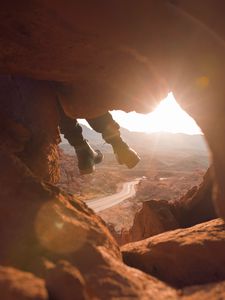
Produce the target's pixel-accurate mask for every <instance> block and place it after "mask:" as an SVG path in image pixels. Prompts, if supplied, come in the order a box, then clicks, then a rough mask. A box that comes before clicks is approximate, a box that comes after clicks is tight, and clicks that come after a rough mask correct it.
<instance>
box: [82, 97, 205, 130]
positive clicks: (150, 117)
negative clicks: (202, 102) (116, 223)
mask: <svg viewBox="0 0 225 300" xmlns="http://www.w3.org/2000/svg"><path fill="white" fill-rule="evenodd" d="M111 113H112V115H113V118H114V119H115V120H116V121H117V122H118V123H119V124H120V126H121V127H124V128H126V129H128V130H130V131H140V132H147V133H153V132H170V133H186V134H201V133H202V132H201V129H200V128H199V127H198V125H197V124H196V122H195V121H194V120H193V119H192V118H191V117H190V116H189V115H188V114H187V113H186V112H185V111H184V110H183V109H182V108H181V107H180V106H179V104H178V103H177V102H176V100H175V98H174V96H173V94H172V93H170V94H169V95H168V96H167V98H166V99H164V100H162V101H161V102H160V104H159V105H158V106H157V107H156V109H155V110H154V111H153V112H151V113H148V114H138V113H136V112H130V113H125V112H123V111H119V110H117V111H112V112H111ZM80 122H81V123H83V124H86V123H85V121H84V120H80Z"/></svg>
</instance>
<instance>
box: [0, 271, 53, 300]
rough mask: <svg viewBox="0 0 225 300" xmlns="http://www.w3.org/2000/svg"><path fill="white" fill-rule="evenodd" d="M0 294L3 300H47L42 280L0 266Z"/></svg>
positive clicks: (29, 274)
mask: <svg viewBox="0 0 225 300" xmlns="http://www.w3.org/2000/svg"><path fill="white" fill-rule="evenodd" d="M0 292H1V299H3V300H35V299H38V300H48V299H49V298H48V293H47V290H46V287H45V282H44V280H42V279H40V278H38V277H36V276H34V275H33V274H31V273H28V272H22V271H19V270H17V269H14V268H9V267H2V266H0Z"/></svg>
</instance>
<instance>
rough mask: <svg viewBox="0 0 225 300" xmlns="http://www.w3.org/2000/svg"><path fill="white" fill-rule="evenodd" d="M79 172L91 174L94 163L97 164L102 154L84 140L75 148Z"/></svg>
mask: <svg viewBox="0 0 225 300" xmlns="http://www.w3.org/2000/svg"><path fill="white" fill-rule="evenodd" d="M75 151H76V154H77V160H78V168H79V170H80V174H81V175H84V174H91V173H93V172H94V170H95V164H99V163H100V162H101V161H102V159H103V154H102V153H101V151H99V150H94V149H93V148H92V147H91V146H90V145H89V143H88V142H87V141H86V140H85V141H84V142H83V144H82V145H81V146H79V147H76V148H75Z"/></svg>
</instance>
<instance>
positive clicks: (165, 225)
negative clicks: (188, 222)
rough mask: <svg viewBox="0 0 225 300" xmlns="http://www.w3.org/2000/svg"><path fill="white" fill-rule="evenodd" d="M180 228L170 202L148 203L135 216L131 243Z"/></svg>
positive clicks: (130, 233) (151, 201) (152, 201)
mask: <svg viewBox="0 0 225 300" xmlns="http://www.w3.org/2000/svg"><path fill="white" fill-rule="evenodd" d="M177 228H179V223H178V222H177V220H176V218H175V216H174V215H173V213H172V211H171V208H170V204H169V203H168V201H164V200H161V201H154V200H150V201H146V202H143V207H142V209H141V210H140V211H139V212H138V213H137V214H136V215H135V218H134V223H133V226H132V227H131V229H130V231H129V236H130V241H132V242H135V241H139V240H143V239H145V238H147V237H150V236H153V235H156V234H159V233H162V232H164V231H168V230H172V229H177Z"/></svg>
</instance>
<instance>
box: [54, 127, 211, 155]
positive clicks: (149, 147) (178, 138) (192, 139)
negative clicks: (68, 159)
mask: <svg viewBox="0 0 225 300" xmlns="http://www.w3.org/2000/svg"><path fill="white" fill-rule="evenodd" d="M82 129H83V135H84V137H85V139H87V140H88V141H89V142H90V144H91V145H93V147H95V148H99V149H100V150H101V149H102V150H104V151H105V152H108V151H111V147H110V146H109V145H107V144H105V142H104V140H103V139H102V137H101V134H99V133H97V132H95V131H94V130H92V129H90V128H88V127H87V126H85V125H82ZM121 136H122V137H123V139H124V140H125V141H126V142H127V143H128V144H129V145H130V146H131V147H132V148H134V149H135V150H136V151H137V152H139V153H140V154H148V153H157V154H162V155H163V154H167V155H169V154H170V153H171V154H173V155H174V154H177V155H178V157H179V155H180V156H181V159H182V158H183V157H184V156H185V157H186V156H187V157H189V156H190V155H198V154H200V155H203V156H208V149H207V145H206V143H205V139H204V136H202V135H188V134H183V133H177V134H173V133H142V132H132V131H129V130H127V129H125V128H121ZM60 146H61V147H62V148H63V149H64V150H65V151H66V152H70V151H71V147H70V146H69V145H68V143H67V141H66V140H65V139H64V138H63V137H62V143H61V145H60Z"/></svg>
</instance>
